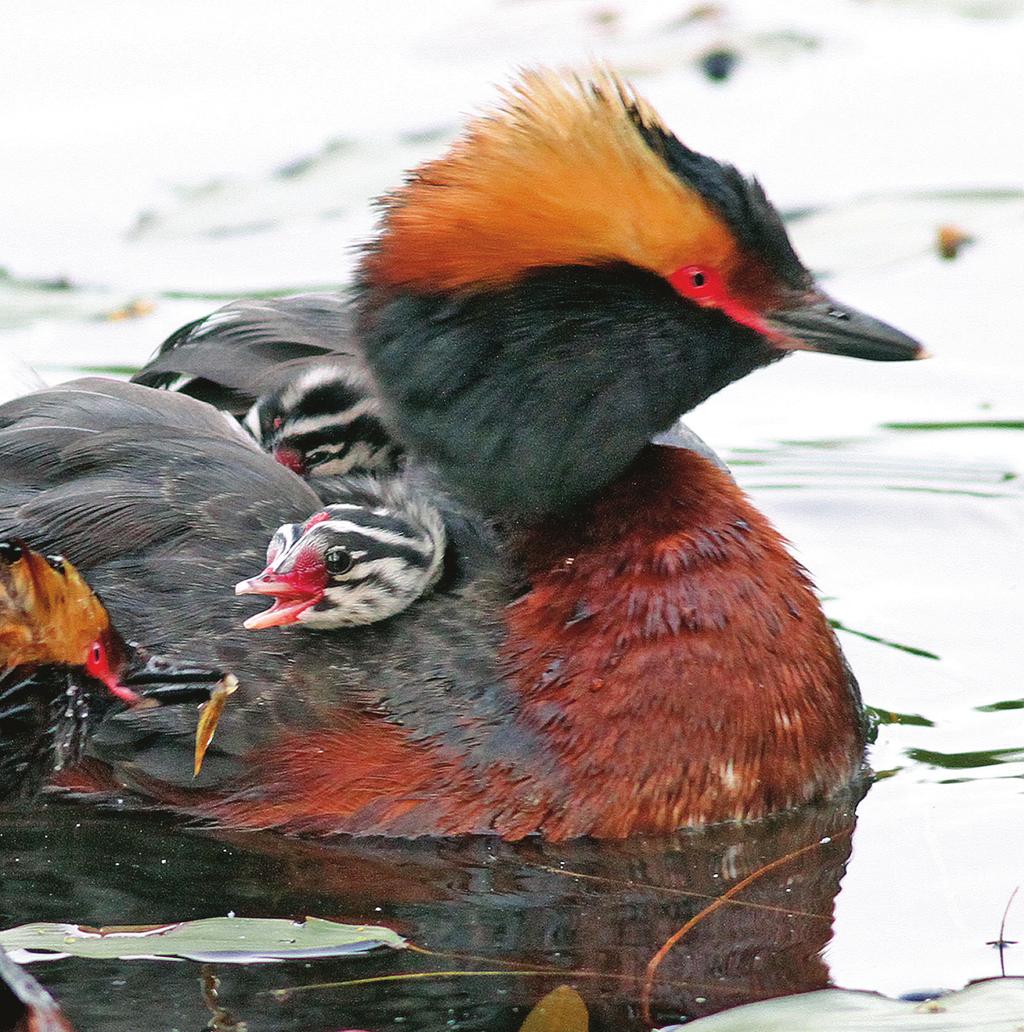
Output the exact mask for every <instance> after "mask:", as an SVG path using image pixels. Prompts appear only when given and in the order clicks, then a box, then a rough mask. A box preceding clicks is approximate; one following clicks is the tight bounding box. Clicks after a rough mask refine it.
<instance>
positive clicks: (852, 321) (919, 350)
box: [765, 294, 928, 362]
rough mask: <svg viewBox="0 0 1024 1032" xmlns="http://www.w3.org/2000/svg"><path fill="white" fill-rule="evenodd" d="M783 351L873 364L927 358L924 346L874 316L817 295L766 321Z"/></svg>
mask: <svg viewBox="0 0 1024 1032" xmlns="http://www.w3.org/2000/svg"><path fill="white" fill-rule="evenodd" d="M765 322H766V323H767V324H768V326H769V328H770V329H771V330H772V332H773V335H777V336H776V339H775V346H776V347H778V348H781V349H782V350H783V351H819V352H821V353H822V354H824V355H847V356H849V357H850V358H866V359H869V360H871V361H873V362H907V361H911V360H913V359H918V358H927V357H928V351H927V349H926V348H925V347H924V345H922V344H920V343H919V342H918V341H916V340H914V338H913V337H910V336H908V335H907V334H905V333H903V331H902V330H897V329H896V328H895V327H894V326H890V325H889V324H888V323H885V322H882V320H881V319H876V318H874V316H871V315H867V314H865V313H864V312H859V311H857V309H856V308H851V307H850V306H849V305H844V304H841V303H840V302H838V301H833V300H832V298H830V297H828V295H826V294H814V295H812V296H811V297H810V298H809V299H808V300H807V301H806V302H805V303H804V304H800V305H797V306H795V307H791V308H785V309H779V310H776V311H774V312H772V313H771V314H770V315H768V316H767V317H766V319H765Z"/></svg>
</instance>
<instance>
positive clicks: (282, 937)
mask: <svg viewBox="0 0 1024 1032" xmlns="http://www.w3.org/2000/svg"><path fill="white" fill-rule="evenodd" d="M0 946H2V947H3V948H4V949H6V950H8V951H9V952H10V953H11V955H12V958H13V959H14V960H17V961H18V962H19V963H22V964H24V963H27V962H29V961H33V960H58V959H60V958H61V957H84V958H87V959H90V960H138V959H143V958H144V959H147V960H152V959H166V958H175V959H179V960H200V961H206V962H216V963H224V964H255V963H266V962H269V961H274V960H298V959H304V958H310V957H336V956H344V955H347V954H358V953H367V952H369V951H370V950H375V949H379V948H382V947H389V948H391V949H402V948H403V947H404V946H405V940H404V939H403V938H402V937H401V936H400V935H398V934H397V933H396V932H393V931H392V930H391V929H390V928H384V927H382V926H380V925H347V924H338V923H336V922H334V921H324V920H322V919H320V918H317V917H307V918H306V919H305V921H286V920H281V919H277V918H246V917H209V918H204V919H202V920H199V921H182V922H180V923H178V924H167V925H139V926H129V927H116V926H112V927H110V928H89V927H85V926H82V925H74V924H50V923H39V924H27V925H21V926H20V927H18V928H9V929H7V930H6V931H3V932H0Z"/></svg>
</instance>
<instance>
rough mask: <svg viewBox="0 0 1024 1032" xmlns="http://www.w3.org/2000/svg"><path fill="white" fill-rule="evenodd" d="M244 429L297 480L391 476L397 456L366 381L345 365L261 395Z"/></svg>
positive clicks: (311, 372) (316, 369)
mask: <svg viewBox="0 0 1024 1032" xmlns="http://www.w3.org/2000/svg"><path fill="white" fill-rule="evenodd" d="M245 425H246V427H247V428H248V429H249V432H250V433H251V434H252V435H253V437H255V438H256V439H257V440H258V441H259V442H260V445H261V447H262V448H263V450H264V451H267V452H270V453H271V454H272V455H273V456H274V458H275V459H277V461H278V462H280V463H281V464H282V465H284V466H287V467H288V468H289V469H292V470H294V471H295V472H296V473H298V474H300V475H301V476H309V477H321V476H344V475H345V474H348V473H353V472H355V473H359V472H364V471H375V472H381V471H387V472H392V471H394V469H395V468H396V467H397V464H398V461H399V458H400V456H401V453H402V449H401V447H400V446H399V444H398V443H397V442H396V441H395V440H394V439H393V438H392V437H391V434H390V433H389V432H388V430H387V427H385V425H384V422H383V420H382V419H381V415H380V403H379V401H378V400H377V398H376V397H375V396H374V394H373V389H372V385H371V383H370V380H369V377H368V376H367V375H366V374H365V373H364V372H361V371H360V370H358V369H356V368H354V367H352V366H350V365H347V364H346V365H340V364H334V363H324V364H322V365H315V366H313V367H312V368H310V369H307V370H305V371H304V372H302V373H300V374H299V375H298V376H296V377H295V378H294V379H292V380H289V381H288V382H287V383H285V384H283V385H282V386H281V387H279V388H278V389H277V390H275V391H273V392H272V393H269V394H265V395H263V396H262V397H260V398H259V399H258V400H257V401H256V403H255V404H254V405H253V406H252V408H251V409H250V410H249V413H248V415H247V416H246V418H245Z"/></svg>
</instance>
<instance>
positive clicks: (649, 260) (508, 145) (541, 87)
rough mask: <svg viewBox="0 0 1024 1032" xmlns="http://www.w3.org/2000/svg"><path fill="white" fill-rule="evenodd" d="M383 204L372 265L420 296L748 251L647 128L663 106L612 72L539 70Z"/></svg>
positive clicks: (722, 262)
mask: <svg viewBox="0 0 1024 1032" xmlns="http://www.w3.org/2000/svg"><path fill="white" fill-rule="evenodd" d="M503 99H504V103H503V104H502V106H501V107H499V108H498V109H497V110H496V111H494V112H493V113H491V114H487V115H484V116H482V117H479V118H477V119H475V120H474V121H473V122H471V123H470V124H469V126H468V127H467V129H466V131H465V132H464V134H463V135H462V137H461V138H460V139H459V140H457V141H456V143H455V144H454V145H453V146H452V148H451V149H450V150H449V152H448V154H446V155H445V156H444V157H442V158H439V159H437V160H435V161H432V162H428V163H427V164H426V165H423V166H421V167H420V168H419V169H418V170H417V171H416V172H415V173H413V175H412V177H411V179H410V181H409V182H408V184H407V185H406V186H404V187H402V188H401V189H400V190H398V191H396V192H395V193H394V194H392V195H391V196H390V197H389V198H387V199H386V202H385V215H384V220H383V225H382V232H381V235H380V237H379V239H378V241H377V243H376V244H375V246H374V248H373V250H372V251H371V252H370V254H369V255H368V256H367V258H366V263H365V266H364V272H365V273H366V275H367V276H368V278H369V279H370V280H371V281H373V282H376V283H379V284H381V285H388V286H404V287H410V288H412V289H420V290H424V291H434V290H458V289H460V288H467V287H481V288H486V287H496V286H501V285H503V284H507V283H510V282H512V281H514V280H515V279H516V278H517V277H519V276H521V275H522V274H524V273H526V272H529V271H530V270H532V269H537V268H542V267H545V266H557V265H581V264H583V265H596V264H602V263H605V262H629V263H631V264H633V265H635V266H638V267H639V268H643V269H648V270H649V271H651V272H654V273H656V274H657V275H661V276H667V275H669V274H670V273H672V272H673V271H675V270H676V269H679V268H680V267H682V266H686V265H690V264H696V263H700V264H702V265H705V266H710V267H712V268H715V269H717V270H718V271H719V273H720V274H721V275H722V276H723V277H725V278H727V277H728V276H729V274H730V272H731V271H732V270H733V268H734V267H735V266H736V265H737V263H738V262H739V261H740V260H741V259H740V255H739V254H738V253H737V246H736V243H735V241H734V239H733V237H732V234H731V233H730V232H729V229H728V228H727V226H726V224H725V223H724V221H723V220H722V219H721V218H720V216H719V215H718V214H716V212H715V211H714V210H713V209H712V208H711V206H710V205H709V204H708V203H707V201H705V199H704V198H703V197H701V195H700V194H699V193H698V192H697V191H695V190H693V189H691V188H689V187H688V186H687V185H686V184H685V183H683V182H682V181H681V180H679V179H678V178H677V177H676V176H675V175H673V173H672V171H671V170H670V169H669V167H668V166H667V165H666V164H665V162H664V161H663V160H662V159H661V157H659V155H658V154H657V153H656V152H655V151H654V150H652V148H651V147H650V146H649V145H648V143H647V142H646V141H645V139H644V137H643V135H642V134H641V131H640V128H639V127H638V124H637V123H638V122H639V123H640V125H641V126H643V127H659V126H660V123H659V120H658V116H657V114H656V113H655V112H654V111H653V109H652V108H650V107H649V105H647V103H646V102H645V101H643V100H642V99H640V98H639V97H637V96H636V94H635V93H634V92H633V90H632V89H631V88H630V87H629V86H628V85H627V84H625V83H624V82H622V81H621V80H620V79H618V78H617V77H616V76H614V75H613V74H611V73H607V72H601V73H598V74H596V75H594V76H593V77H591V78H590V79H589V80H586V81H584V80H581V79H578V78H568V77H565V76H560V75H556V74H553V73H549V72H530V73H527V74H525V75H524V76H523V77H522V78H521V79H520V81H519V82H518V83H517V84H515V85H514V86H513V87H511V88H509V89H507V90H505V91H504V93H503Z"/></svg>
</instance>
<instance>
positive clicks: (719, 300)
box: [668, 265, 771, 337]
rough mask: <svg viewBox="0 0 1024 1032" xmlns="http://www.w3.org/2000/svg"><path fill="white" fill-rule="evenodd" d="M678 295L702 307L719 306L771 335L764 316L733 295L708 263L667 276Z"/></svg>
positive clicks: (688, 266)
mask: <svg viewBox="0 0 1024 1032" xmlns="http://www.w3.org/2000/svg"><path fill="white" fill-rule="evenodd" d="M668 281H669V283H670V284H671V285H672V286H673V288H674V289H675V291H676V293H677V294H680V295H681V296H682V297H685V298H686V299H687V300H688V301H693V302H694V303H695V304H698V305H701V306H702V307H703V308H717V309H718V310H719V311H721V312H724V313H725V314H726V315H727V316H729V318H730V319H732V320H733V321H734V322H738V323H742V324H743V325H744V326H749V327H750V328H751V329H752V330H756V331H757V332H758V333H760V334H763V335H764V336H768V337H770V336H771V332H770V331H769V329H768V327H767V326H766V325H765V322H764V320H763V318H762V317H761V316H760V315H759V314H758V313H757V312H756V311H754V310H752V309H751V308H749V307H748V305H747V303H746V302H745V301H741V300H740V299H739V298H736V297H733V296H732V295H730V293H729V290H728V288H727V287H726V285H725V282H724V281H723V280H722V277H721V276H719V275H718V273H717V272H715V270H714V269H710V268H708V267H707V266H705V265H684V266H683V267H682V268H680V269H676V271H675V272H673V273H672V275H671V276H669V277H668Z"/></svg>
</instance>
